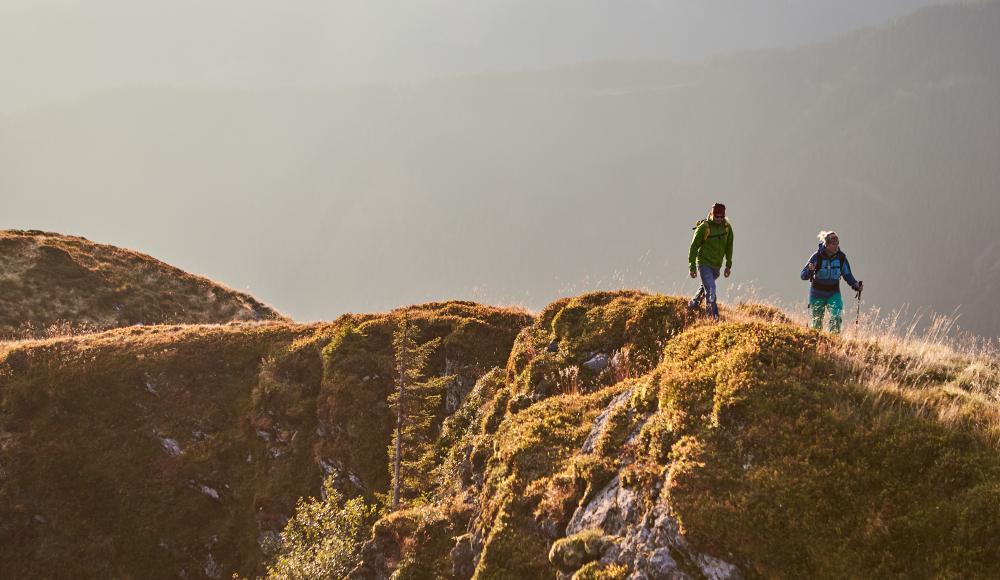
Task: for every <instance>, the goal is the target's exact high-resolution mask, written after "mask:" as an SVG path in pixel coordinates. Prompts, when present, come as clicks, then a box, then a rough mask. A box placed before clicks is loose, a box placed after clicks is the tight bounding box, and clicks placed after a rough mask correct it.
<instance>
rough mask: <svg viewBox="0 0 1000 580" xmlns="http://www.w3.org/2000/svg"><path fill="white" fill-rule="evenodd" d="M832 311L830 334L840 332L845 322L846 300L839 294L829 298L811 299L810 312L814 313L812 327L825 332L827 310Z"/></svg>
mask: <svg viewBox="0 0 1000 580" xmlns="http://www.w3.org/2000/svg"><path fill="white" fill-rule="evenodd" d="M827 308H829V309H830V332H837V333H839V332H840V325H841V324H842V323H843V322H844V316H843V314H844V299H843V298H841V297H840V292H837V293H836V294H834V295H833V296H830V297H829V298H810V299H809V310H811V311H812V327H813V328H815V329H816V330H823V315H824V314H825V313H826V309H827Z"/></svg>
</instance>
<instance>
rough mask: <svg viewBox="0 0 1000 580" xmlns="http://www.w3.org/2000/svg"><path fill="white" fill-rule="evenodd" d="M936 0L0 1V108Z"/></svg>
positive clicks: (806, 19) (785, 33)
mask: <svg viewBox="0 0 1000 580" xmlns="http://www.w3.org/2000/svg"><path fill="white" fill-rule="evenodd" d="M932 3H942V2H941V1H938V2H932V1H931V0H836V1H835V2H834V1H830V0H753V1H749V0H630V1H629V0H613V1H607V0H605V1H596V0H474V1H470V0H295V1H277V0H169V1H163V0H144V1H135V0H85V1H84V0H2V1H0V71H2V72H0V74H2V76H0V83H2V86H0V88H2V90H0V114H3V113H8V114H12V113H15V112H18V111H23V110H25V109H30V108H32V107H35V106H38V105H41V104H46V103H50V102H53V101H67V100H73V99H76V98H78V97H80V96H81V95H85V94H87V93H91V92H95V91H101V90H106V89H109V88H113V87H120V86H123V85H130V84H160V85H163V84H166V85H185V86H213V87H220V86H241V87H252V88H268V87H286V86H289V85H307V86H316V85H321V86H331V85H333V86H343V85H352V84H358V83H364V82H371V81H404V80H414V79H424V78H428V77H435V76H447V75H455V74H468V73H477V72H489V71H497V70H509V69H523V68H538V67H549V66H555V65H565V64H572V63H577V62H581V61H591V60H600V59H636V58H658V59H660V58H669V59H688V58H702V57H705V56H708V55H712V54H720V53H728V52H732V51H737V50H743V49H750V48H760V47H779V46H794V45H799V44H802V43H806V42H810V41H815V40H817V39H823V38H827V37H830V36H833V35H835V34H838V33H842V32H844V31H847V30H851V29H855V28H858V27H862V26H871V25H879V24H884V23H885V22H887V21H889V20H891V19H892V18H894V17H898V16H900V15H902V14H905V13H907V12H910V11H912V10H914V9H916V8H917V7H920V6H923V5H926V4H932Z"/></svg>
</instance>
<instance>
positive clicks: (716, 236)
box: [688, 203, 733, 320]
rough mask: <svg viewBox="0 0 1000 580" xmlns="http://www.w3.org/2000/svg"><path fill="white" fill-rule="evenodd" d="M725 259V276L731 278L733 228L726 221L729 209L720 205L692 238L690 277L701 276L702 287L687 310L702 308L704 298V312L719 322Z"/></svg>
mask: <svg viewBox="0 0 1000 580" xmlns="http://www.w3.org/2000/svg"><path fill="white" fill-rule="evenodd" d="M723 258H725V261H726V270H725V273H724V275H725V277H726V278H728V277H729V274H730V273H731V272H732V269H733V226H732V224H730V223H729V220H727V219H726V206H725V205H723V204H721V203H717V204H715V205H713V206H712V211H711V212H709V214H708V219H704V220H701V221H699V222H698V223H697V224H696V225H695V227H694V237H692V238H691V249H690V250H689V251H688V267H689V269H690V271H691V277H692V278H694V277H695V276H697V275H701V288H699V289H698V293H697V294H695V296H694V298H692V299H691V302H689V303H688V308H689V309H690V310H691V311H696V310H698V308H699V307H701V299H702V298H704V299H705V312H706V314H708V315H709V316H711V317H712V318H714V319H716V320H718V319H719V304H718V301H717V296H716V290H715V280H716V279H718V277H719V270H721V269H722V260H723Z"/></svg>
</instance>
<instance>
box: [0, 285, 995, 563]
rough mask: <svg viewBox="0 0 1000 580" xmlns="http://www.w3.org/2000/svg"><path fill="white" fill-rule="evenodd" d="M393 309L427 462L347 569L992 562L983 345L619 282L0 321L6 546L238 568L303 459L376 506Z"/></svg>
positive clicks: (75, 557)
mask: <svg viewBox="0 0 1000 580" xmlns="http://www.w3.org/2000/svg"><path fill="white" fill-rule="evenodd" d="M403 316H406V317H407V318H409V319H410V320H413V321H415V322H416V324H417V325H418V327H419V328H420V331H421V341H426V340H431V339H433V338H441V339H442V343H441V346H440V347H439V349H438V350H437V351H436V352H435V355H434V357H432V360H431V366H432V369H431V371H432V374H434V375H439V376H440V375H451V376H454V377H455V379H454V380H453V381H452V383H451V386H450V387H449V388H448V390H447V393H445V396H444V397H443V398H442V403H441V405H440V408H439V409H438V410H437V412H436V416H435V424H436V425H437V426H438V428H437V433H438V436H437V441H436V443H435V447H434V453H433V456H434V462H435V467H434V471H435V477H434V481H435V483H434V485H433V487H432V488H431V489H426V490H422V494H421V495H420V496H419V497H414V496H411V497H409V499H408V501H407V502H406V506H405V508H404V509H402V510H400V511H397V512H395V513H387V512H384V511H383V512H382V514H381V516H382V517H381V519H379V521H378V522H377V523H376V524H375V526H374V528H373V530H372V535H371V537H370V539H369V540H368V541H367V542H366V543H365V544H364V546H363V547H362V549H361V551H360V554H361V559H360V561H359V562H358V563H357V566H356V567H355V568H354V571H353V572H352V573H351V577H352V578H355V579H363V578H388V577H390V576H392V577H393V578H432V577H433V578H463V579H466V578H478V579H487V578H515V577H518V578H569V577H571V576H572V577H574V578H577V579H581V580H582V579H585V578H626V577H633V578H642V577H646V578H661V577H671V578H705V577H709V578H755V577H769V578H770V577H775V578H792V577H817V578H840V577H961V578H988V577H995V576H996V575H997V573H1000V569H998V568H997V566H998V562H1000V545H997V543H996V541H995V538H996V537H998V534H1000V501H998V499H1000V454H998V453H997V451H998V442H1000V387H998V384H1000V362H998V361H997V360H996V358H995V357H989V356H979V357H972V356H971V355H970V354H969V353H961V352H955V351H951V350H948V349H945V348H944V347H940V346H939V347H935V348H931V347H926V348H924V347H920V345H918V344H917V343H915V342H913V343H907V342H903V341H896V342H892V341H878V340H861V339H854V338H849V337H844V338H842V337H831V336H829V335H824V334H820V333H817V332H814V331H811V330H805V329H803V328H801V327H799V326H797V325H795V324H792V323H791V322H789V321H788V319H787V318H786V317H785V316H784V315H783V314H781V313H780V312H778V311H776V310H774V309H772V308H769V307H765V306H759V305H737V306H734V307H729V308H726V309H725V310H724V320H723V322H722V323H721V324H711V323H706V322H704V321H701V320H697V319H691V318H689V316H688V315H687V313H686V309H685V307H684V299H683V298H678V297H670V296H662V295H653V294H645V293H642V292H635V291H618V292H598V293H591V294H585V295H582V296H577V297H573V298H566V299H562V300H559V301H557V302H555V303H553V304H551V305H549V306H548V307H547V308H545V309H544V310H543V311H541V312H540V313H539V314H538V315H537V316H536V317H530V316H527V315H525V314H523V313H519V312H517V311H511V310H506V309H497V308H487V307H483V306H479V305H475V304H471V303H464V302H448V303H437V304H428V305H423V306H416V307H410V308H407V309H401V310H397V311H393V312H391V313H387V314H383V315H346V316H344V317H342V318H341V319H338V320H337V321H335V322H332V323H329V324H319V325H308V326H303V325H291V324H287V323H279V324H271V325H258V326H253V327H240V326H230V327H197V326H192V327H153V328H146V329H122V330H115V331H110V332H107V333H104V334H99V335H91V336H86V337H78V338H73V339H61V340H49V341H39V342H35V343H20V344H17V345H8V346H7V347H6V348H5V350H3V351H0V469H2V477H0V560H2V561H3V562H4V564H5V572H6V573H7V575H9V576H11V577H14V578H32V577H44V576H52V575H57V576H58V575H62V574H66V575H68V576H73V577H163V578H166V577H176V576H177V575H183V576H185V577H189V578H198V577H208V578H221V577H229V576H230V575H231V574H232V573H234V572H237V573H240V574H244V575H247V574H249V575H255V574H259V573H262V572H263V571H264V568H263V565H264V563H265V560H266V558H267V557H268V556H267V554H266V551H267V550H268V549H269V546H270V545H271V542H272V541H273V540H274V539H275V538H276V537H277V536H276V533H277V532H278V531H279V530H280V529H281V528H282V526H283V525H284V524H285V522H286V520H287V518H288V517H289V516H291V515H292V512H293V509H292V508H293V504H294V501H295V499H296V498H297V497H300V496H311V495H316V494H318V492H319V489H320V482H321V480H322V479H323V478H324V477H329V478H332V480H333V481H334V484H335V486H336V488H337V489H338V490H339V491H340V492H341V493H343V494H344V495H347V496H359V497H362V498H365V499H366V500H368V501H371V502H374V503H377V502H378V501H379V500H378V496H379V494H384V493H385V492H386V491H387V489H388V484H389V477H388V473H389V464H388V454H387V447H388V445H389V442H390V433H391V429H392V424H393V417H392V416H391V415H390V413H389V408H388V406H387V404H386V401H387V397H388V395H389V393H390V391H391V390H392V388H393V379H392V346H391V344H392V343H391V338H392V333H393V332H394V331H395V329H396V328H398V326H399V324H400V321H401V318H402V317H403ZM301 573H302V575H303V577H311V576H310V575H309V572H308V571H307V570H305V569H303V570H301Z"/></svg>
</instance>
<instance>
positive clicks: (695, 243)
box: [688, 224, 708, 272]
mask: <svg viewBox="0 0 1000 580" xmlns="http://www.w3.org/2000/svg"><path fill="white" fill-rule="evenodd" d="M706 227H708V226H707V224H701V225H700V226H698V227H697V228H696V229H695V230H694V236H692V238H691V248H690V249H689V250H688V270H690V271H692V272H694V271H695V270H696V268H695V261H696V260H697V258H698V249H699V248H701V245H702V244H703V243H704V242H705V228H706Z"/></svg>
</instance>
